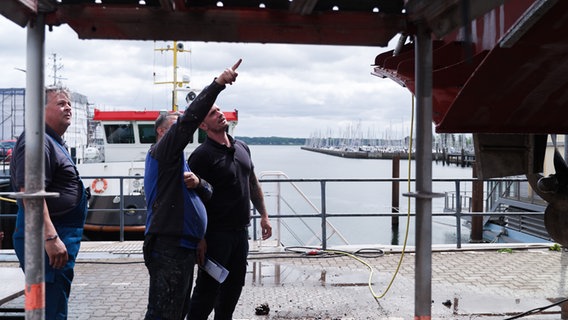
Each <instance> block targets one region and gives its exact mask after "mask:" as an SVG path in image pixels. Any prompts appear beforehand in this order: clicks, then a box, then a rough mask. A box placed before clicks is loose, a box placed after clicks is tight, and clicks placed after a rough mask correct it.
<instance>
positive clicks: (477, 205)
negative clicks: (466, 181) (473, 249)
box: [471, 163, 483, 243]
mask: <svg viewBox="0 0 568 320" xmlns="http://www.w3.org/2000/svg"><path fill="white" fill-rule="evenodd" d="M473 178H477V165H476V164H475V163H474V164H473ZM471 197H472V207H471V212H472V213H473V212H483V181H480V180H477V181H473V182H472V190H471ZM471 241H472V242H476V243H480V242H482V241H483V216H482V215H472V216H471Z"/></svg>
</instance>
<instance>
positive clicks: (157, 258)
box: [144, 60, 241, 320]
mask: <svg viewBox="0 0 568 320" xmlns="http://www.w3.org/2000/svg"><path fill="white" fill-rule="evenodd" d="M240 62H241V60H239V61H238V62H237V63H236V64H235V65H234V66H233V67H232V68H230V69H226V70H225V71H223V73H221V75H219V77H217V78H215V80H214V81H213V82H212V83H211V84H210V85H209V86H208V87H206V88H205V89H203V91H201V93H200V94H199V95H198V96H197V98H195V100H193V102H192V103H191V104H190V105H189V107H188V108H187V109H186V110H185V112H184V113H183V114H182V115H181V116H179V117H177V115H165V116H163V117H159V118H158V119H157V121H156V134H157V137H158V141H157V142H156V144H154V145H153V146H152V147H151V148H150V150H149V151H148V155H147V156H146V167H145V174H144V191H145V194H146V203H147V221H146V232H145V239H144V261H145V264H146V267H147V268H148V273H149V274H150V289H149V296H148V310H147V312H146V317H145V319H146V320H148V319H160V320H163V319H169V320H178V319H179V320H181V319H183V318H184V317H185V315H186V314H187V309H188V307H189V297H190V294H191V287H192V284H193V272H194V266H195V259H196V256H195V253H196V251H195V250H196V248H197V244H198V243H199V241H200V240H201V239H203V236H204V234H205V229H206V227H207V214H206V212H205V207H204V205H203V202H202V201H201V199H200V197H199V193H200V192H201V193H202V195H204V196H205V197H207V196H206V194H207V193H208V192H209V193H210V190H208V186H207V184H206V183H204V182H203V180H201V179H199V178H198V177H197V176H196V175H194V174H193V173H191V172H190V169H189V167H188V166H187V163H186V162H185V159H184V154H183V150H184V148H185V147H186V146H187V144H188V143H189V141H190V139H191V137H192V136H193V134H194V132H195V130H197V128H198V126H199V124H200V123H201V121H203V118H204V117H205V115H206V114H207V112H208V111H209V110H210V109H211V106H212V105H213V104H214V102H215V99H216V98H217V96H218V95H219V93H220V92H221V91H222V90H223V89H225V85H226V84H232V83H233V82H234V81H235V80H236V77H237V75H238V74H237V72H236V69H237V67H238V66H239V64H240ZM188 187H189V188H188Z"/></svg>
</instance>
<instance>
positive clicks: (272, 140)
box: [236, 137, 306, 145]
mask: <svg viewBox="0 0 568 320" xmlns="http://www.w3.org/2000/svg"><path fill="white" fill-rule="evenodd" d="M236 138H237V139H239V140H242V141H244V142H245V143H246V144H250V145H254V144H262V145H304V144H305V143H306V139H304V138H283V137H236Z"/></svg>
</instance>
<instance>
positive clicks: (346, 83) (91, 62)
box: [0, 15, 412, 138]
mask: <svg viewBox="0 0 568 320" xmlns="http://www.w3.org/2000/svg"><path fill="white" fill-rule="evenodd" d="M0 39H1V41H0V59H1V61H2V63H1V64H0V74H1V75H2V76H1V77H0V88H14V87H15V88H23V87H25V73H24V72H22V71H19V70H18V69H25V67H26V60H25V57H26V46H25V44H26V29H24V28H21V27H19V26H18V25H16V24H14V23H12V22H11V21H9V20H7V19H6V18H4V17H3V16H1V15H0ZM397 40H398V39H397V38H395V39H393V40H392V41H391V45H389V47H386V48H382V47H338V46H307V45H281V44H243V43H206V42H183V44H184V47H185V49H189V50H191V53H180V54H179V57H178V60H179V71H178V80H181V77H182V75H188V76H189V78H190V84H189V85H190V86H191V87H193V88H202V87H203V86H205V85H207V84H209V83H210V82H211V81H212V80H213V77H215V76H217V75H218V74H220V72H221V71H222V70H223V69H224V68H226V67H230V66H231V65H232V64H233V63H234V62H235V61H236V60H237V59H238V58H242V59H243V63H242V64H241V66H240V67H239V70H238V71H239V77H238V79H237V82H236V83H235V84H234V85H233V86H229V87H228V88H227V89H226V90H225V91H223V92H222V93H221V95H220V97H219V99H218V100H217V102H218V104H219V105H220V106H221V107H222V108H223V109H225V110H228V109H238V110H239V124H238V126H237V128H236V131H235V135H237V136H249V137H260V136H278V137H299V138H308V137H310V136H313V135H318V134H319V135H324V134H329V133H331V134H332V135H334V136H341V135H344V134H345V133H346V132H347V131H349V130H351V131H354V130H356V129H357V128H359V130H360V131H361V132H362V133H363V135H365V136H374V137H379V138H382V137H394V138H399V137H401V136H407V135H408V133H409V131H410V128H409V126H410V119H411V99H412V98H411V95H410V92H409V91H408V90H407V89H405V88H402V87H401V86H399V85H398V84H396V83H395V82H394V81H392V80H388V79H380V78H378V77H375V76H372V75H371V74H370V73H371V71H372V67H371V64H372V63H373V62H374V59H375V56H376V55H377V54H379V53H382V52H385V51H388V50H392V49H393V48H394V43H395V42H396V41H397ZM168 44H169V45H171V44H172V43H167V42H154V41H123V40H120V41H118V40H108V41H102V40H80V39H78V37H77V35H76V34H75V33H74V32H73V31H72V30H71V29H70V28H69V27H67V26H60V27H55V28H54V29H53V31H52V32H49V31H46V50H45V53H46V68H47V70H46V77H47V79H46V84H51V83H53V81H54V80H53V76H54V72H53V66H54V63H53V58H54V57H56V59H55V61H56V64H55V65H56V67H57V68H59V70H58V71H57V73H56V75H57V76H58V77H61V78H62V79H61V81H62V82H63V84H64V85H65V86H67V87H69V88H70V89H71V90H73V91H75V92H78V93H81V94H83V95H85V96H87V97H88V100H89V102H90V103H93V104H94V105H95V106H96V107H97V108H99V109H102V110H123V109H138V110H143V109H146V110H165V109H170V108H171V91H172V86H171V85H169V84H162V85H156V84H154V82H160V81H162V82H163V81H172V79H173V78H172V73H173V72H172V64H171V60H172V58H171V57H172V53H171V51H168V52H165V53H160V52H159V51H156V50H155V49H159V48H165V47H166V46H167V45H168ZM154 75H155V76H154Z"/></svg>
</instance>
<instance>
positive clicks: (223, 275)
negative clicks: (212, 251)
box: [203, 258, 229, 283]
mask: <svg viewBox="0 0 568 320" xmlns="http://www.w3.org/2000/svg"><path fill="white" fill-rule="evenodd" d="M203 270H205V272H207V273H208V274H209V275H210V276H211V277H213V279H215V280H217V281H218V282H219V283H223V281H225V279H227V276H228V275H229V270H227V269H225V267H223V266H222V265H221V264H220V263H218V262H217V261H215V260H212V259H209V258H206V260H205V265H204V266H203Z"/></svg>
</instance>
